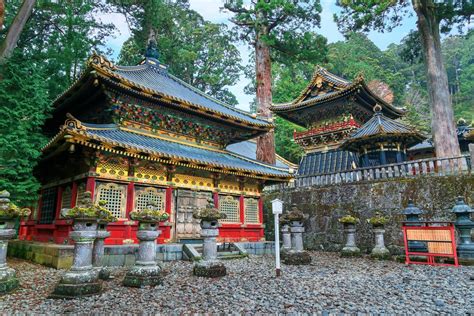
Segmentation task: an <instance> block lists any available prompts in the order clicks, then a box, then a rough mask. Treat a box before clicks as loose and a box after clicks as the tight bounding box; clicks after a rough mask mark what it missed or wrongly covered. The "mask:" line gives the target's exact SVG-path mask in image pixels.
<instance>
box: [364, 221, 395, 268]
mask: <svg viewBox="0 0 474 316" xmlns="http://www.w3.org/2000/svg"><path fill="white" fill-rule="evenodd" d="M367 221H368V223H369V224H371V225H372V231H373V232H374V235H375V247H374V248H373V249H372V252H371V253H370V256H371V257H372V258H375V259H389V258H390V251H389V250H388V249H387V247H385V241H384V233H385V224H386V223H387V222H388V218H387V217H385V216H383V215H382V213H381V212H375V216H374V217H371V218H370V219H368V220H367Z"/></svg>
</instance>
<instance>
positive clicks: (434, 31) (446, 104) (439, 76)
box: [413, 0, 461, 158]
mask: <svg viewBox="0 0 474 316" xmlns="http://www.w3.org/2000/svg"><path fill="white" fill-rule="evenodd" d="M413 8H414V9H415V12H416V14H417V17H418V21H417V24H418V31H419V32H420V37H421V40H422V42H423V43H422V44H423V53H424V57H425V65H426V72H427V83H428V92H429V96H430V102H431V112H432V114H431V115H432V118H431V131H432V135H433V140H434V145H435V150H436V157H438V158H443V157H453V156H459V155H460V154H461V150H460V149H459V142H458V137H457V131H456V124H455V122H454V112H453V107H452V105H451V98H450V96H449V87H448V75H447V73H446V69H445V68H444V64H443V57H442V54H441V40H440V34H439V21H437V19H436V16H435V11H434V10H435V8H434V5H433V2H432V0H413Z"/></svg>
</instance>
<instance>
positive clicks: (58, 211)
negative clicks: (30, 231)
mask: <svg viewBox="0 0 474 316" xmlns="http://www.w3.org/2000/svg"><path fill="white" fill-rule="evenodd" d="M62 202H63V187H61V186H59V187H58V193H57V198H56V213H55V215H54V219H59V218H60V216H61V206H62Z"/></svg>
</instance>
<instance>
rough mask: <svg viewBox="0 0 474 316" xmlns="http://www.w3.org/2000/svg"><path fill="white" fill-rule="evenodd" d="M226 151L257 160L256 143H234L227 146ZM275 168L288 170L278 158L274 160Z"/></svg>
mask: <svg viewBox="0 0 474 316" xmlns="http://www.w3.org/2000/svg"><path fill="white" fill-rule="evenodd" d="M226 149H227V150H228V151H231V152H233V153H236V154H238V155H241V156H244V157H247V158H250V159H253V160H255V159H257V143H256V142H251V141H243V142H240V143H235V144H231V145H229V146H227V148H226ZM275 166H277V167H281V168H288V167H290V166H288V165H286V164H285V163H284V162H283V161H281V160H279V159H278V157H277V159H276V164H275Z"/></svg>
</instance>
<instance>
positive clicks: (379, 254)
mask: <svg viewBox="0 0 474 316" xmlns="http://www.w3.org/2000/svg"><path fill="white" fill-rule="evenodd" d="M370 257H371V258H374V259H378V260H388V259H390V258H391V257H392V256H391V254H390V251H389V250H388V249H387V248H385V247H383V248H378V247H375V248H374V249H372V252H371V253H370Z"/></svg>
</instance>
